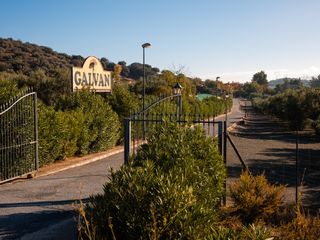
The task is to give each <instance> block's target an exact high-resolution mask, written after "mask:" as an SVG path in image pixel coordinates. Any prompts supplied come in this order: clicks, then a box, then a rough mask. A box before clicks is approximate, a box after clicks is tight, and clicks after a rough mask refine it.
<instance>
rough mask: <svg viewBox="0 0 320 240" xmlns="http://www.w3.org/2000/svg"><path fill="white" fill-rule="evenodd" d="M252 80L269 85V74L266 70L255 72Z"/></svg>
mask: <svg viewBox="0 0 320 240" xmlns="http://www.w3.org/2000/svg"><path fill="white" fill-rule="evenodd" d="M252 82H256V83H258V84H259V85H262V86H267V85H268V80H267V74H266V73H265V72H264V71H260V72H257V73H255V74H254V75H253V78H252Z"/></svg>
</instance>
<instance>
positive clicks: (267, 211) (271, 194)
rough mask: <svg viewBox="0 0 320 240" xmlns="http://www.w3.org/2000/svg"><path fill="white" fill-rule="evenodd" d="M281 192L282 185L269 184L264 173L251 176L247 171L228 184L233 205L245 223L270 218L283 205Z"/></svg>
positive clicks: (282, 191) (282, 192) (282, 190)
mask: <svg viewBox="0 0 320 240" xmlns="http://www.w3.org/2000/svg"><path fill="white" fill-rule="evenodd" d="M283 194H284V186H275V185H271V184H269V183H268V181H267V179H266V178H265V176H264V175H259V176H252V175H251V174H249V173H248V172H244V173H242V175H241V176H240V179H239V180H238V181H236V182H234V183H233V184H232V185H231V186H230V195H231V198H232V200H233V202H234V205H235V207H236V208H237V211H238V213H239V215H240V217H241V218H242V219H243V221H244V222H246V223H251V222H254V221H255V220H257V219H268V218H271V217H272V216H273V215H274V214H275V213H277V211H279V209H280V207H281V206H282V205H283Z"/></svg>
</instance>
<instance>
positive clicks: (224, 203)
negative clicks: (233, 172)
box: [223, 121, 228, 206]
mask: <svg viewBox="0 0 320 240" xmlns="http://www.w3.org/2000/svg"><path fill="white" fill-rule="evenodd" d="M223 162H224V166H225V168H226V171H227V122H226V121H224V122H223ZM227 176H228V172H227V173H226V179H225V181H224V190H225V195H224V197H223V205H224V206H225V205H226V204H227V197H226V194H227Z"/></svg>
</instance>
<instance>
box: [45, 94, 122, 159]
mask: <svg viewBox="0 0 320 240" xmlns="http://www.w3.org/2000/svg"><path fill="white" fill-rule="evenodd" d="M61 101H62V100H61ZM60 104H61V106H58V105H57V108H58V111H55V110H54V108H53V107H47V106H45V105H43V104H40V105H39V150H40V151H39V153H40V162H41V164H45V163H49V162H52V161H55V160H59V159H64V158H65V157H69V156H72V155H74V154H78V155H81V154H86V153H90V152H97V151H102V150H106V149H108V148H110V147H112V146H114V145H115V143H116V142H117V140H118V137H119V128H120V123H119V121H118V117H117V115H116V113H114V112H113V111H112V109H111V107H110V106H109V105H108V104H107V103H106V102H105V101H104V100H103V98H102V97H101V96H98V95H94V94H92V93H90V92H79V93H75V94H73V95H71V96H68V97H66V99H64V101H62V102H60ZM61 110H64V111H61Z"/></svg>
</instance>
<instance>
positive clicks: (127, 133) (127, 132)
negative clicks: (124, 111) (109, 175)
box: [124, 118, 131, 165]
mask: <svg viewBox="0 0 320 240" xmlns="http://www.w3.org/2000/svg"><path fill="white" fill-rule="evenodd" d="M130 120H131V119H130V118H126V119H124V164H126V165H127V164H128V163H129V158H130V143H131V121H130Z"/></svg>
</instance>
